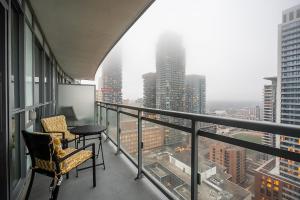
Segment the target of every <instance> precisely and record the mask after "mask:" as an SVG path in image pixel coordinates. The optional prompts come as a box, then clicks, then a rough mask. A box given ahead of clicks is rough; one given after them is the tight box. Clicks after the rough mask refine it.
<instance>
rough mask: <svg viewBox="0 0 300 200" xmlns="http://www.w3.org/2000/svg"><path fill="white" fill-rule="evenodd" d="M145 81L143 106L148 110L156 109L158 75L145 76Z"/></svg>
mask: <svg viewBox="0 0 300 200" xmlns="http://www.w3.org/2000/svg"><path fill="white" fill-rule="evenodd" d="M143 80H144V97H143V106H144V107H147V108H156V73H147V74H144V75H143Z"/></svg>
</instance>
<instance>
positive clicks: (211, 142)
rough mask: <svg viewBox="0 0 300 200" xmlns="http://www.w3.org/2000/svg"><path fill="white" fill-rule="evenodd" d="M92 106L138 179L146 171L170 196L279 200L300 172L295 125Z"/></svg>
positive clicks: (100, 104)
mask: <svg viewBox="0 0 300 200" xmlns="http://www.w3.org/2000/svg"><path fill="white" fill-rule="evenodd" d="M96 105H97V111H98V113H97V116H98V123H101V124H102V125H104V126H108V127H107V128H108V132H107V134H106V137H107V139H109V140H111V141H112V142H113V143H114V144H115V145H116V147H117V151H118V152H122V153H123V154H125V155H126V157H127V158H128V159H129V160H130V161H131V162H132V163H133V164H134V165H135V166H136V167H137V178H139V177H141V176H142V175H144V176H146V177H147V178H148V179H149V180H150V181H151V182H152V183H153V184H154V185H156V186H157V188H158V189H160V190H161V191H162V192H163V193H164V194H165V195H166V196H167V197H168V198H170V199H181V200H186V199H193V200H194V199H203V200H204V199H237V200H239V199H241V200H246V199H249V200H250V199H261V197H263V196H264V195H267V196H269V195H270V196H271V197H272V198H276V197H278V196H279V195H281V194H280V191H282V190H286V189H290V186H287V184H286V183H288V182H289V181H290V182H292V181H293V180H294V179H296V178H297V177H298V176H300V171H298V170H299V169H300V168H299V169H296V168H295V169H294V168H293V167H294V166H296V165H295V163H296V164H297V163H299V162H300V154H299V153H300V152H298V151H297V149H298V147H299V146H300V134H299V133H300V128H299V127H298V126H292V125H283V124H275V123H267V122H258V121H249V120H240V119H230V118H222V117H215V116H209V115H199V114H192V113H183V112H175V111H166V110H158V109H149V108H143V107H134V106H127V105H119V104H111V103H105V102H97V103H96ZM280 177H281V178H280ZM282 182H284V184H283V183H282ZM285 187H287V188H285Z"/></svg>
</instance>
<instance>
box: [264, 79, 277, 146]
mask: <svg viewBox="0 0 300 200" xmlns="http://www.w3.org/2000/svg"><path fill="white" fill-rule="evenodd" d="M265 80H268V81H271V84H267V85H265V86H264V91H263V95H264V107H263V120H264V121H268V122H275V121H276V90H277V77H268V78H265ZM262 144H264V145H268V146H271V147H276V137H275V134H270V133H264V136H263V137H262Z"/></svg>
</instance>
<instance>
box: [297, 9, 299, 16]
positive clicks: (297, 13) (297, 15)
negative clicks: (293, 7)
mask: <svg viewBox="0 0 300 200" xmlns="http://www.w3.org/2000/svg"><path fill="white" fill-rule="evenodd" d="M297 18H300V9H298V10H297Z"/></svg>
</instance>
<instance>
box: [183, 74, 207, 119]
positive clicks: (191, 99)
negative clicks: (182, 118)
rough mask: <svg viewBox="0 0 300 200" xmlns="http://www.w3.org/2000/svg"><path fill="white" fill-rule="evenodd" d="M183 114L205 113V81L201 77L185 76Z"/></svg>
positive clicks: (203, 77)
mask: <svg viewBox="0 0 300 200" xmlns="http://www.w3.org/2000/svg"><path fill="white" fill-rule="evenodd" d="M184 103H185V112H191V113H201V114H204V113H205V112H206V110H205V109H206V79H205V76H201V75H186V77H185V97H184Z"/></svg>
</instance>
